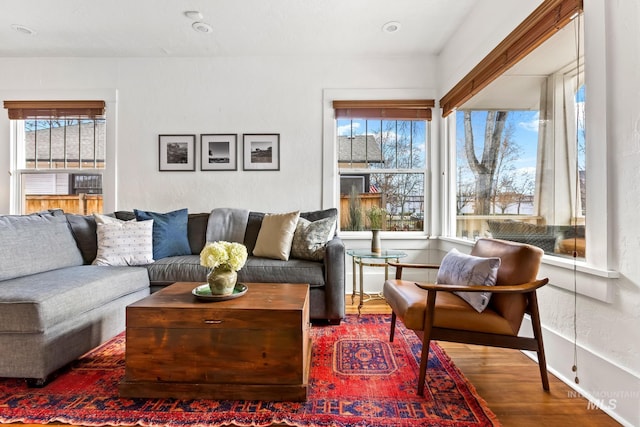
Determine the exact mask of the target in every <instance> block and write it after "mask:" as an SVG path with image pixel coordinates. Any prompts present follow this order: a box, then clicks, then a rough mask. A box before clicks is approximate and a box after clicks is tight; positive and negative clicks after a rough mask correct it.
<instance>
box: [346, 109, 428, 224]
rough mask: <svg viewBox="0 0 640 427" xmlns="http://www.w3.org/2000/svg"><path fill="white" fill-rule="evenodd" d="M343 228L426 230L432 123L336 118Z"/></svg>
mask: <svg viewBox="0 0 640 427" xmlns="http://www.w3.org/2000/svg"><path fill="white" fill-rule="evenodd" d="M336 125H337V134H338V141H337V143H338V167H339V169H340V193H341V194H340V198H341V201H340V211H341V223H340V226H341V229H342V230H352V231H359V230H370V229H376V228H377V229H383V230H392V231H423V230H424V192H425V176H426V174H425V165H426V135H427V126H428V124H427V122H424V121H410V120H364V119H340V120H337V123H336Z"/></svg>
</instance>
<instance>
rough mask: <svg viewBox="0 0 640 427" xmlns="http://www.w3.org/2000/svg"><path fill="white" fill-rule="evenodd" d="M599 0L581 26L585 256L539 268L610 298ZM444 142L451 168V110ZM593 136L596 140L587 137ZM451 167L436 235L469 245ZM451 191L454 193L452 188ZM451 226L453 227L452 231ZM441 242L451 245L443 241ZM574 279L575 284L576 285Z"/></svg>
mask: <svg viewBox="0 0 640 427" xmlns="http://www.w3.org/2000/svg"><path fill="white" fill-rule="evenodd" d="M605 8H606V7H605V2H604V0H590V1H588V2H585V5H584V12H583V14H582V18H581V19H583V20H584V21H583V22H584V28H585V29H587V28H588V31H585V33H584V45H585V46H584V52H585V54H584V55H585V58H586V61H585V63H584V70H585V79H584V84H585V99H586V100H587V102H588V104H589V105H588V108H586V110H585V123H586V129H587V132H588V135H587V138H588V140H587V144H586V159H585V161H586V170H587V171H588V173H589V176H588V177H587V188H586V190H587V191H586V193H587V194H586V199H587V203H588V213H587V216H586V231H585V232H586V236H585V238H586V239H587V242H588V243H587V246H588V250H587V254H586V258H585V260H584V261H578V260H573V259H566V258H561V257H556V256H550V255H545V256H544V257H543V260H542V266H541V269H540V273H539V274H540V276H541V277H552V278H553V280H552V282H551V283H550V284H551V285H552V286H555V287H559V288H562V289H565V290H567V291H569V292H574V291H575V292H577V293H579V294H581V295H585V296H589V297H591V298H594V299H597V300H600V301H604V302H611V301H612V300H613V298H614V290H615V287H614V284H615V283H616V280H617V279H618V278H619V273H618V271H617V270H616V266H617V263H618V259H617V253H616V252H615V251H614V247H613V245H612V233H613V230H614V224H613V222H612V221H613V217H612V216H611V215H608V212H607V209H608V206H610V205H611V204H610V203H609V199H610V198H611V197H613V193H612V192H611V191H610V190H609V189H610V186H611V184H610V180H611V179H610V177H609V169H613V166H612V165H611V160H610V159H611V155H610V154H609V149H610V148H609V147H610V144H609V140H608V131H607V129H608V127H609V125H608V122H609V119H608V111H607V105H608V93H607V92H608V91H607V78H606V76H607V75H608V73H607V61H606V58H607V55H606V51H607V49H606V44H605V41H606V40H607V37H606V22H605V17H606V11H605ZM442 126H443V132H442V135H443V142H444V144H445V146H446V148H445V153H444V155H443V159H444V160H443V161H444V165H445V166H444V168H445V169H444V170H445V171H447V170H448V171H455V167H456V163H455V162H456V141H455V129H456V123H455V114H449V115H448V116H447V117H445V118H444V119H443V123H442ZM589 141H597V143H589ZM455 188H456V186H455V173H453V174H452V173H446V177H445V182H444V185H443V192H444V193H443V197H444V199H445V200H446V201H445V203H444V209H443V215H444V216H443V232H442V235H441V236H442V237H440V239H441V240H443V241H444V242H450V243H451V244H454V245H462V246H471V245H472V244H473V242H469V241H465V240H462V239H459V238H456V237H451V236H452V235H455V229H454V228H452V227H455V212H456V211H455V202H456V200H455ZM452 191H453V193H452ZM451 230H454V231H453V233H452V231H451ZM445 246H446V247H449V246H450V245H447V244H445ZM576 283H579V286H576Z"/></svg>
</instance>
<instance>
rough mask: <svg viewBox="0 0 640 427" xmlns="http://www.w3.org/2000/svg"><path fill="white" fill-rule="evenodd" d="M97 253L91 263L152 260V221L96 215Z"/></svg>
mask: <svg viewBox="0 0 640 427" xmlns="http://www.w3.org/2000/svg"><path fill="white" fill-rule="evenodd" d="M96 226H97V229H96V233H97V235H98V253H97V255H96V259H95V260H93V264H94V265H145V264H151V263H152V262H153V220H152V221H140V222H138V221H121V220H119V219H115V218H109V217H105V216H104V215H96Z"/></svg>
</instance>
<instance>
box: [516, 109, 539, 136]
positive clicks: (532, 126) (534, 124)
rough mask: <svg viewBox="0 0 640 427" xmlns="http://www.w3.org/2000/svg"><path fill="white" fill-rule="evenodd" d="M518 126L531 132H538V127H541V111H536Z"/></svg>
mask: <svg viewBox="0 0 640 427" xmlns="http://www.w3.org/2000/svg"><path fill="white" fill-rule="evenodd" d="M518 126H519V127H521V128H522V129H524V130H527V131H529V132H538V128H539V127H540V113H536V115H535V116H533V118H532V119H531V120H530V121H528V122H520V123H518Z"/></svg>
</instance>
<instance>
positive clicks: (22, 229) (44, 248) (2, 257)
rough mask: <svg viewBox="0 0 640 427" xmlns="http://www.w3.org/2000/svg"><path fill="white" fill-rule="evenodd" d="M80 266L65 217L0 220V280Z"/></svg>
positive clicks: (15, 216)
mask: <svg viewBox="0 0 640 427" xmlns="http://www.w3.org/2000/svg"><path fill="white" fill-rule="evenodd" d="M82 263H83V260H82V254H81V253H80V250H79V249H78V246H77V245H76V241H75V239H74V238H73V234H72V233H71V229H70V228H69V225H68V223H67V219H66V218H65V217H64V216H54V215H50V214H32V215H7V216H0V280H7V279H13V278H15V277H20V276H24V275H28V274H35V273H41V272H43V271H48V270H54V269H57V268H64V267H71V266H76V265H82Z"/></svg>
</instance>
